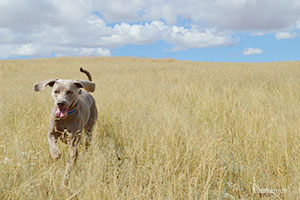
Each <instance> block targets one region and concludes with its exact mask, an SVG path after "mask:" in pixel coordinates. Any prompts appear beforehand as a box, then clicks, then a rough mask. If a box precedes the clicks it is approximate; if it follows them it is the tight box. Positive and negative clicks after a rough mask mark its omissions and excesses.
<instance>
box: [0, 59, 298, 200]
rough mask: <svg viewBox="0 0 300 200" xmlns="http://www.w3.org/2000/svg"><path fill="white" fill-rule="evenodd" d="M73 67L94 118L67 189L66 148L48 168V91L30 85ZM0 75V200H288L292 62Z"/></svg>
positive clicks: (293, 159) (5, 64) (293, 192)
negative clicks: (87, 83)
mask: <svg viewBox="0 0 300 200" xmlns="http://www.w3.org/2000/svg"><path fill="white" fill-rule="evenodd" d="M80 67H85V68H86V69H88V71H90V72H91V74H92V77H93V80H94V81H95V82H96V91H95V93H93V96H94V97H95V99H96V102H97V107H98V110H99V119H98V122H97V124H96V128H95V131H94V135H93V142H92V145H91V147H90V149H89V151H85V150H84V149H83V148H82V149H81V150H80V153H79V158H78V160H77V165H76V167H75V169H74V170H73V172H72V179H71V183H70V188H69V189H70V191H71V193H69V192H66V190H67V189H66V188H64V187H63V186H62V185H61V181H62V178H63V174H64V170H65V160H66V157H67V150H68V149H67V146H66V145H64V144H62V143H60V148H61V150H62V151H63V157H62V159H60V160H58V161H56V162H54V161H52V160H51V159H50V156H49V152H48V144H47V130H48V121H49V115H50V110H51V107H52V104H53V102H52V99H51V98H50V91H51V89H50V88H46V89H45V91H42V92H39V93H35V92H34V91H33V84H34V83H35V82H38V81H41V80H44V79H49V78H71V79H87V78H86V77H85V75H84V74H82V73H80V72H79V68H80ZM0 70H1V71H0V73H1V77H0V78H1V89H0V92H1V93H0V94H1V97H0V98H1V99H0V103H1V104H0V115H1V116H0V199H24V200H25V199H26V200H28V199H68V198H69V199H71V198H72V197H76V198H78V199H126V200H127V199H170V200H173V199H263V198H265V199H269V198H270V199H297V198H299V197H300V193H299V191H300V134H299V130H300V121H299V117H300V104H299V103H300V102H299V99H300V62H280V63H262V64H249V63H238V64H237V63H235V64H234V63H201V62H188V61H176V60H172V59H170V60H153V59H136V58H55V59H36V60H11V61H0ZM118 156H120V157H121V160H118ZM255 188H256V189H255ZM257 188H260V189H269V190H267V192H270V191H273V192H274V194H270V193H269V194H257V193H255V191H258V189H257ZM265 191H266V190H265ZM261 192H263V191H261Z"/></svg>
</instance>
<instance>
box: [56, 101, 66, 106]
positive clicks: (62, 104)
mask: <svg viewBox="0 0 300 200" xmlns="http://www.w3.org/2000/svg"><path fill="white" fill-rule="evenodd" d="M57 105H58V107H63V106H65V105H66V102H64V101H59V102H57Z"/></svg>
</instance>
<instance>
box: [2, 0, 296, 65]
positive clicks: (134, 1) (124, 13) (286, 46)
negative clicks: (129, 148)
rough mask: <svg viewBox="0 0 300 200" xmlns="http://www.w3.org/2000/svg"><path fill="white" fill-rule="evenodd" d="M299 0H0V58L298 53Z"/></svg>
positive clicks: (241, 58) (275, 57)
mask: <svg viewBox="0 0 300 200" xmlns="http://www.w3.org/2000/svg"><path fill="white" fill-rule="evenodd" d="M299 52H300V0H214V1H211V0H185V1H182V0H173V1H167V0H152V1H145V0H127V1H123V0H114V1H106V0H76V1H73V0H65V1H59V0H39V1H37V0H26V2H25V1H17V0H1V1H0V59H16V58H27V59H30V58H44V57H59V56H134V57H147V58H176V59H179V60H193V61H214V62H270V61H290V60H300V53H299Z"/></svg>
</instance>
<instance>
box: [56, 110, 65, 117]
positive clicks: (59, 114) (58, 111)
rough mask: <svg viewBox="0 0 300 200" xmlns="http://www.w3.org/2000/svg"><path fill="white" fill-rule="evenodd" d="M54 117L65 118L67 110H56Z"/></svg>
mask: <svg viewBox="0 0 300 200" xmlns="http://www.w3.org/2000/svg"><path fill="white" fill-rule="evenodd" d="M55 114H56V117H58V118H65V117H66V116H67V109H59V108H57V109H56V113H55Z"/></svg>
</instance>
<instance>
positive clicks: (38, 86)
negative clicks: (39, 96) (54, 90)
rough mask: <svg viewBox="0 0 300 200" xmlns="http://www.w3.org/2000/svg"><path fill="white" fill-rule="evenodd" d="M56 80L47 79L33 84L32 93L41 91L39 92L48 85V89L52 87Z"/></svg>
mask: <svg viewBox="0 0 300 200" xmlns="http://www.w3.org/2000/svg"><path fill="white" fill-rule="evenodd" d="M56 80H57V79H48V80H44V81H41V82H38V83H36V84H34V86H33V87H34V91H36V92H38V91H41V90H43V89H45V87H46V86H47V85H49V86H50V87H53V85H54V83H55V81H56Z"/></svg>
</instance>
